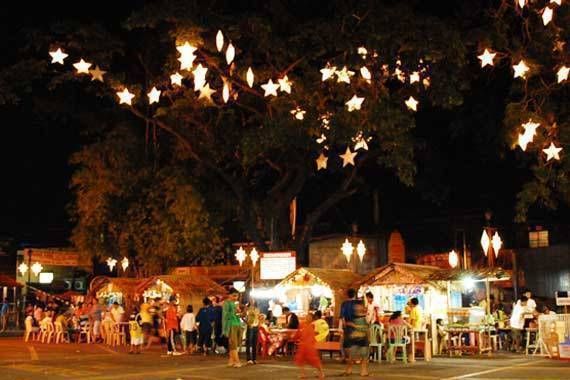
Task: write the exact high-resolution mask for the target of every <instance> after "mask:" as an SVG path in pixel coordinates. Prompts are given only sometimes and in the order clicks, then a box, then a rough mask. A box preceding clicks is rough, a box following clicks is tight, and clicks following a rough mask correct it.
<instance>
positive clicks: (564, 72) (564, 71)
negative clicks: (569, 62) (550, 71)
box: [556, 66, 570, 83]
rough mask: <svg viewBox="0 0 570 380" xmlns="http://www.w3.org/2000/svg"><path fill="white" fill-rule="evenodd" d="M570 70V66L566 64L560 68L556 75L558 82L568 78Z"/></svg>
mask: <svg viewBox="0 0 570 380" xmlns="http://www.w3.org/2000/svg"><path fill="white" fill-rule="evenodd" d="M569 72H570V68H568V67H566V66H562V67H561V68H560V69H558V72H557V73H556V76H557V77H558V83H562V82H564V81H565V80H568V73H569Z"/></svg>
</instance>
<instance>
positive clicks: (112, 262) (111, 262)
mask: <svg viewBox="0 0 570 380" xmlns="http://www.w3.org/2000/svg"><path fill="white" fill-rule="evenodd" d="M115 265H117V259H114V258H112V257H108V258H107V266H108V267H109V271H110V272H112V271H113V268H115Z"/></svg>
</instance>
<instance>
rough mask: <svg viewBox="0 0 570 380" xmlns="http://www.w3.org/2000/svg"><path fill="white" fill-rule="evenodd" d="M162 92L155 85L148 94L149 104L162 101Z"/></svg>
mask: <svg viewBox="0 0 570 380" xmlns="http://www.w3.org/2000/svg"><path fill="white" fill-rule="evenodd" d="M160 93H161V91H160V90H158V89H157V88H156V87H153V88H152V89H151V90H150V92H149V93H148V94H146V95H147V96H148V104H153V103H158V102H159V101H160Z"/></svg>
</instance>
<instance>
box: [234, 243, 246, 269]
mask: <svg viewBox="0 0 570 380" xmlns="http://www.w3.org/2000/svg"><path fill="white" fill-rule="evenodd" d="M235 256H236V260H237V261H238V263H239V265H240V266H241V265H242V264H243V262H244V261H245V258H246V254H245V249H243V247H242V246H240V247H239V249H238V250H237V251H236V255H235Z"/></svg>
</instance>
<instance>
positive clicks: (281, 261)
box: [259, 251, 297, 280]
mask: <svg viewBox="0 0 570 380" xmlns="http://www.w3.org/2000/svg"><path fill="white" fill-rule="evenodd" d="M296 269H297V258H296V257H295V252H293V251H290V252H262V253H261V258H260V260H259V272H260V273H259V276H260V279H261V280H282V279H284V278H285V277H287V275H288V274H290V273H291V272H294V271H295V270H296Z"/></svg>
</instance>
